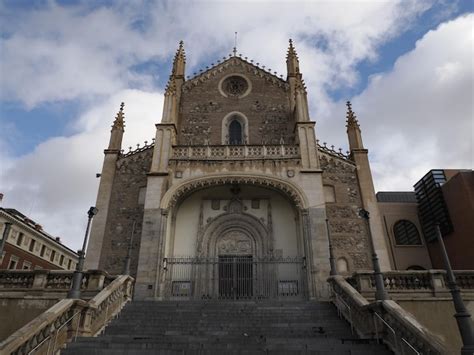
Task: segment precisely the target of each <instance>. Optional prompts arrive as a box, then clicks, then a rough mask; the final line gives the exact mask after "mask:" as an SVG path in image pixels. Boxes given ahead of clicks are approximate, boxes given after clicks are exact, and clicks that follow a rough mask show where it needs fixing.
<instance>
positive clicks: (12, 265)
mask: <svg viewBox="0 0 474 355" xmlns="http://www.w3.org/2000/svg"><path fill="white" fill-rule="evenodd" d="M18 260H19V259H18V257H16V256H14V255H12V256H10V262H9V263H8V268H9V269H10V270H13V269H16V267H17V265H18Z"/></svg>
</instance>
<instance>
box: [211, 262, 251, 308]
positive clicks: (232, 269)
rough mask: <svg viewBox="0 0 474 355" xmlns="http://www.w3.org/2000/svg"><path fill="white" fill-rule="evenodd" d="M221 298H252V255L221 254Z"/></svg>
mask: <svg viewBox="0 0 474 355" xmlns="http://www.w3.org/2000/svg"><path fill="white" fill-rule="evenodd" d="M218 262H219V298H220V299H229V300H244V299H250V298H252V296H253V261H252V256H251V255H221V256H219V261H218Z"/></svg>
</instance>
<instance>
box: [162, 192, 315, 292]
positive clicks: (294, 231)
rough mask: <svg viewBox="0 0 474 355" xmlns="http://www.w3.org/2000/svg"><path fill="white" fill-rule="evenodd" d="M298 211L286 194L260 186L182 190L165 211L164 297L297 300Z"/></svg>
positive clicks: (301, 282)
mask: <svg viewBox="0 0 474 355" xmlns="http://www.w3.org/2000/svg"><path fill="white" fill-rule="evenodd" d="M298 213H299V212H298V208H297V207H296V206H295V205H294V204H293V203H292V201H291V200H289V199H288V198H287V196H285V195H283V194H282V193H280V192H277V191H275V190H272V189H269V188H265V187H261V186H253V185H248V184H231V185H218V186H214V187H212V186H211V187H206V188H201V189H199V190H196V191H193V192H191V193H188V194H187V195H186V197H184V198H183V199H182V200H180V201H179V202H178V203H177V204H176V207H175V208H174V210H173V212H172V218H171V223H170V226H169V230H170V234H169V239H168V240H167V242H166V243H167V244H168V247H167V248H168V253H167V255H166V257H167V270H166V275H165V278H166V283H167V286H166V287H165V289H166V290H167V293H168V294H167V295H166V296H167V297H166V296H165V298H171V299H178V298H186V299H189V298H193V299H196V298H197V299H233V300H243V299H275V298H279V299H281V298H285V299H286V298H288V299H290V298H301V297H304V296H305V293H306V280H305V278H306V270H305V269H304V267H305V263H304V255H305V253H304V245H303V242H302V235H301V225H300V222H299V218H298V216H299V214H298Z"/></svg>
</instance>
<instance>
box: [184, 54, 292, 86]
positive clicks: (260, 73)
mask: <svg viewBox="0 0 474 355" xmlns="http://www.w3.org/2000/svg"><path fill="white" fill-rule="evenodd" d="M239 66H240V67H242V68H243V69H245V71H246V72H247V73H249V74H253V75H255V76H257V77H260V78H263V79H265V80H266V81H267V82H270V83H272V84H273V85H275V86H278V87H281V88H283V89H284V90H285V91H289V89H290V86H289V84H288V83H287V82H286V81H284V80H283V79H280V78H279V77H277V76H275V75H274V74H272V73H269V72H266V71H265V70H263V69H261V68H259V67H257V66H255V65H254V64H252V63H249V62H247V61H245V60H244V59H242V58H237V57H231V58H229V59H227V60H225V61H224V62H222V63H220V64H217V65H215V66H214V67H212V68H210V69H208V70H206V71H205V72H204V73H202V74H199V75H197V76H195V77H193V78H191V79H189V80H187V81H186V82H185V83H184V85H183V87H182V90H183V91H184V92H186V91H191V90H192V89H193V88H194V87H196V86H199V85H201V84H202V83H204V82H206V81H208V80H209V79H211V78H213V77H216V76H217V75H218V74H220V73H223V72H224V71H227V70H229V71H231V70H232V68H233V67H239Z"/></svg>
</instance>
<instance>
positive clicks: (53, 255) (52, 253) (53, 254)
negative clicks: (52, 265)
mask: <svg viewBox="0 0 474 355" xmlns="http://www.w3.org/2000/svg"><path fill="white" fill-rule="evenodd" d="M55 257H56V251H55V250H51V257H50V258H49V260H51V261H52V262H54V258H55Z"/></svg>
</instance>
